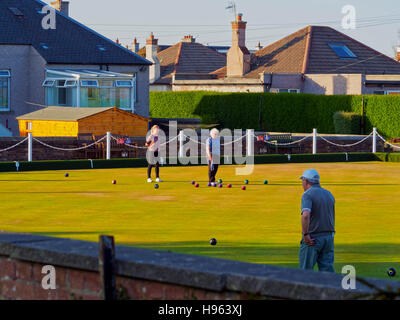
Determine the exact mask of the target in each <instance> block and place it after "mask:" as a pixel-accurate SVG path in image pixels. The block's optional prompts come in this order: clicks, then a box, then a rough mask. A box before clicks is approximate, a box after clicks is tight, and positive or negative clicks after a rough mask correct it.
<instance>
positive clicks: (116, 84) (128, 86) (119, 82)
mask: <svg viewBox="0 0 400 320" xmlns="http://www.w3.org/2000/svg"><path fill="white" fill-rule="evenodd" d="M121 82H129V84H121ZM114 86H115V87H116V88H133V81H132V80H115V81H114Z"/></svg>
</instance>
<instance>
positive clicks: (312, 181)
mask: <svg viewBox="0 0 400 320" xmlns="http://www.w3.org/2000/svg"><path fill="white" fill-rule="evenodd" d="M300 179H302V181H303V189H304V194H303V197H302V198H301V226H302V231H303V238H302V240H301V242H300V251H299V262H300V268H301V269H311V270H313V269H314V266H315V264H316V263H317V264H318V269H319V271H329V272H335V270H334V269H333V262H334V250H333V248H334V244H333V240H334V234H335V198H334V197H333V195H332V194H331V193H330V192H329V191H328V190H325V189H323V188H322V187H321V185H320V184H319V180H320V177H319V174H318V172H317V171H316V170H314V169H309V170H306V171H305V172H304V173H303V175H302V176H301V177H300Z"/></svg>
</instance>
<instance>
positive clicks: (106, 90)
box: [43, 69, 136, 112]
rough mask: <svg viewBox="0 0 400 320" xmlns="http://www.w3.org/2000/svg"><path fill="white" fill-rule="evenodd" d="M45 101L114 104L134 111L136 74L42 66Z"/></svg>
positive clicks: (70, 104) (50, 103) (75, 104)
mask: <svg viewBox="0 0 400 320" xmlns="http://www.w3.org/2000/svg"><path fill="white" fill-rule="evenodd" d="M43 87H45V88H46V105H48V106H67V107H80V108H88V107H89V108H90V107H114V106H116V107H117V108H120V109H122V110H126V111H131V112H134V110H135V101H136V75H135V74H124V73H115V72H110V71H104V70H89V69H46V79H45V81H44V82H43Z"/></svg>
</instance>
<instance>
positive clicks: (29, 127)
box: [26, 121, 32, 131]
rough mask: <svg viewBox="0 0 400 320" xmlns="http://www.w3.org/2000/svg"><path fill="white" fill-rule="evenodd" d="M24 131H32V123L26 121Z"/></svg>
mask: <svg viewBox="0 0 400 320" xmlns="http://www.w3.org/2000/svg"><path fill="white" fill-rule="evenodd" d="M26 130H27V131H32V122H30V121H28V122H27V123H26Z"/></svg>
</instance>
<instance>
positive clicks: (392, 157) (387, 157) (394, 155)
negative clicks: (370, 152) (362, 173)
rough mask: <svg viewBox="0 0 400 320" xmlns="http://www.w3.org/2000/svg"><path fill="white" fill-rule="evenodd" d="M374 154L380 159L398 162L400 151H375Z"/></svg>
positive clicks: (399, 160)
mask: <svg viewBox="0 0 400 320" xmlns="http://www.w3.org/2000/svg"><path fill="white" fill-rule="evenodd" d="M375 156H376V157H377V158H378V159H379V160H380V161H385V162H400V153H376V154H375Z"/></svg>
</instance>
